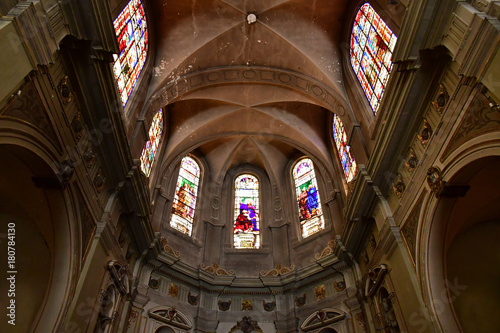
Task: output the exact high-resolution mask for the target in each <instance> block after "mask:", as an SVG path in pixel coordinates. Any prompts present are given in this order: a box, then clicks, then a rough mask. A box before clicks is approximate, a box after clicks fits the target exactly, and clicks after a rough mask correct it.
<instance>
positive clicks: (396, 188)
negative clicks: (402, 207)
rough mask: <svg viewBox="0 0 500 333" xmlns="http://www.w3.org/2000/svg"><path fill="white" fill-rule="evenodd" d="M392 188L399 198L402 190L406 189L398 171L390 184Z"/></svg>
mask: <svg viewBox="0 0 500 333" xmlns="http://www.w3.org/2000/svg"><path fill="white" fill-rule="evenodd" d="M392 188H393V190H394V193H396V196H397V197H398V198H401V197H402V196H403V192H404V191H405V189H406V185H405V183H404V182H403V176H401V174H400V173H398V175H397V180H396V183H394V184H393V185H392Z"/></svg>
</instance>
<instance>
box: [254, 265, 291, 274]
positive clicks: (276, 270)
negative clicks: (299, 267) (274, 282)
mask: <svg viewBox="0 0 500 333" xmlns="http://www.w3.org/2000/svg"><path fill="white" fill-rule="evenodd" d="M294 269H295V265H291V266H290V267H284V266H282V265H280V264H277V265H276V266H275V267H274V269H271V270H270V271H269V272H267V273H266V271H260V276H269V277H275V276H280V275H286V274H289V273H291V272H293V270H294Z"/></svg>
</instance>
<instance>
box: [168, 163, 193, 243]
mask: <svg viewBox="0 0 500 333" xmlns="http://www.w3.org/2000/svg"><path fill="white" fill-rule="evenodd" d="M199 182H200V167H199V166H198V163H196V162H195V160H194V159H192V158H191V157H189V156H186V157H184V158H183V159H182V161H181V169H180V171H179V178H178V179H177V187H176V188H175V196H174V202H173V205H172V219H171V220H170V226H171V227H172V228H174V229H177V230H179V231H180V232H182V233H184V234H186V235H189V236H191V233H192V231H193V217H194V210H195V207H196V198H197V196H198V183H199Z"/></svg>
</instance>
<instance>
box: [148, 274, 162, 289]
mask: <svg viewBox="0 0 500 333" xmlns="http://www.w3.org/2000/svg"><path fill="white" fill-rule="evenodd" d="M149 287H150V288H151V289H158V288H159V287H160V279H155V278H153V277H150V278H149Z"/></svg>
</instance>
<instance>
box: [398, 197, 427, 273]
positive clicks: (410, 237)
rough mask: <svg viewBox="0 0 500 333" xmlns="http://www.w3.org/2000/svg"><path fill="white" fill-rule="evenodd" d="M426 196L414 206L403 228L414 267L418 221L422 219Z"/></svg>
mask: <svg viewBox="0 0 500 333" xmlns="http://www.w3.org/2000/svg"><path fill="white" fill-rule="evenodd" d="M423 198H424V195H423V194H422V195H420V198H419V199H418V201H417V203H416V204H415V205H414V206H413V209H412V210H411V213H410V214H409V215H408V217H407V218H406V221H404V222H403V224H402V226H401V233H402V234H403V239H404V241H405V243H406V247H407V248H408V252H409V253H410V256H411V259H412V260H413V265H415V258H416V257H415V256H416V252H417V249H416V247H417V230H418V219H419V217H420V209H421V208H422V204H423V202H424V201H423Z"/></svg>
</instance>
